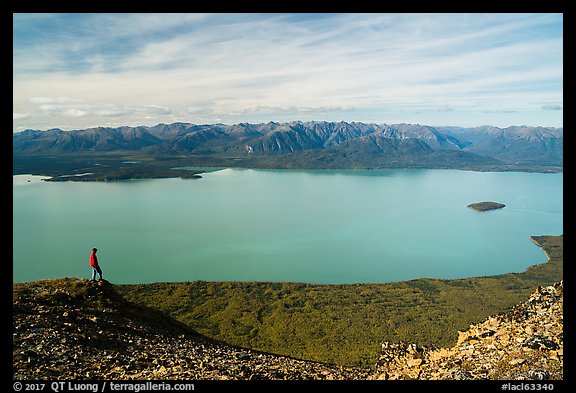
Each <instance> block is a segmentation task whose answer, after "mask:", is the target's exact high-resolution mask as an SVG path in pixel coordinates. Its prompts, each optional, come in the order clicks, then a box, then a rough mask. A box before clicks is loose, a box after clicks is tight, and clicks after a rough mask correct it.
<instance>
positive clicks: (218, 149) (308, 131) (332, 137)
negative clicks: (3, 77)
mask: <svg viewBox="0 0 576 393" xmlns="http://www.w3.org/2000/svg"><path fill="white" fill-rule="evenodd" d="M563 135H564V134H563V128H548V127H528V126H513V127H508V128H498V127H493V126H481V127H474V128H463V127H451V126H446V127H431V126H427V125H419V124H404V123H402V124H373V123H360V122H343V121H342V122H326V121H311V122H301V121H293V122H289V123H276V122H269V123H260V124H250V123H239V124H233V125H226V124H202V125H196V124H190V123H172V124H158V125H155V126H138V127H129V126H122V127H117V128H109V127H96V128H88V129H83V130H74V131H63V130H60V129H51V130H47V131H39V130H25V131H22V132H18V133H14V134H13V153H14V155H15V156H17V155H53V154H67V153H70V154H75V153H90V152H91V153H106V152H125V153H138V154H146V155H151V156H174V155H179V156H182V155H186V156H194V157H203V156H204V157H220V158H234V157H236V158H237V159H250V158H257V157H266V159H268V160H269V159H272V160H278V163H279V165H280V166H282V165H284V164H286V163H287V162H289V161H295V160H299V162H301V163H303V164H302V166H303V167H310V168H331V167H335V168H349V167H402V166H407V167H410V166H423V167H466V166H469V165H528V166H529V165H539V166H557V167H561V166H562V165H563ZM290 166H291V165H288V167H290Z"/></svg>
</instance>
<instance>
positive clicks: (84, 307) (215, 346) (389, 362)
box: [13, 278, 563, 380]
mask: <svg viewBox="0 0 576 393" xmlns="http://www.w3.org/2000/svg"><path fill="white" fill-rule="evenodd" d="M13 378H14V379H17V380H28V379H109V380H138V379H156V380H161V379H164V380H168V379H187V380H225V379H233V380H331V379H333V380H367V379H386V380H392V379H419V380H426V379H445V380H450V379H538V380H540V379H556V380H559V379H562V378H563V283H562V282H560V283H557V284H555V285H553V286H549V287H545V288H539V289H538V290H537V291H536V292H534V293H533V294H532V296H531V297H530V298H529V299H528V300H527V301H526V302H524V303H521V304H519V305H517V306H516V307H515V308H514V309H513V310H511V311H510V312H508V313H505V314H501V315H496V316H493V317H489V318H488V319H486V320H485V321H484V322H482V323H480V324H476V325H471V326H470V329H468V330H467V331H465V332H460V333H459V337H458V342H457V344H456V345H455V346H454V347H452V348H426V347H419V346H417V345H414V344H406V343H388V342H386V343H384V344H382V354H381V357H380V361H379V362H378V364H377V366H376V367H375V369H372V370H367V369H359V368H351V367H342V366H338V365H331V364H325V363H318V362H311V361H305V360H299V359H294V358H290V357H286V356H278V355H273V354H268V353H263V352H258V351H253V350H248V349H244V348H239V347H234V346H230V345H228V344H225V343H222V342H218V341H216V340H212V339H210V338H207V337H204V336H202V335H200V334H199V333H197V332H195V331H193V330H192V329H190V328H188V327H187V326H185V325H183V324H182V323H180V322H177V321H175V320H174V319H172V318H170V317H168V316H166V315H165V314H163V313H161V312H158V311H156V310H152V309H150V308H146V307H143V306H139V305H136V304H134V303H131V302H128V301H126V300H125V299H124V298H123V297H122V296H121V295H120V294H119V293H118V292H116V290H115V289H114V286H113V285H112V284H110V283H108V282H107V281H99V282H91V281H88V280H84V279H76V278H63V279H58V280H43V281H36V282H30V283H18V284H14V285H13Z"/></svg>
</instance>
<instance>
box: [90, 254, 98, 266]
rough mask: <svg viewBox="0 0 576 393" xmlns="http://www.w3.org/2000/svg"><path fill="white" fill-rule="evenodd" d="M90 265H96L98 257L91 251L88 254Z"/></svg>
mask: <svg viewBox="0 0 576 393" xmlns="http://www.w3.org/2000/svg"><path fill="white" fill-rule="evenodd" d="M90 266H92V267H98V258H97V257H96V253H95V252H94V251H92V253H91V254H90Z"/></svg>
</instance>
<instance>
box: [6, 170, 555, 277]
mask: <svg viewBox="0 0 576 393" xmlns="http://www.w3.org/2000/svg"><path fill="white" fill-rule="evenodd" d="M13 180H14V185H13V213H14V214H13V280H14V282H22V281H32V280H39V279H47V278H58V277H85V278H89V277H90V275H91V269H90V267H89V265H88V257H89V254H90V250H91V249H92V247H97V248H98V257H99V259H100V264H101V266H102V269H103V272H104V278H106V279H108V280H110V281H111V282H113V283H147V282H158V281H193V280H208V281H297V282H308V283H356V282H390V281H400V280H409V279H414V278H419V277H433V278H461V277H470V276H480V275H493V274H500V273H506V272H521V271H524V270H525V269H526V268H527V267H528V266H530V265H533V264H537V263H542V262H545V261H546V256H545V254H544V253H543V252H542V251H541V250H540V248H539V247H537V246H536V245H535V244H533V243H532V242H531V241H530V239H529V236H530V235H560V234H562V233H563V174H561V173H560V174H542V173H521V172H503V173H502V172H469V171H458V170H362V171H356V170H349V171H272V170H240V169H238V170H237V169H225V170H221V171H216V172H212V173H207V174H204V175H203V179H199V180H192V179H188V180H182V179H158V180H138V181H121V182H64V183H61V182H55V183H50V182H43V181H38V178H37V177H32V176H27V175H22V176H14V177H13ZM480 201H495V202H501V203H504V204H506V207H505V208H503V209H500V210H494V211H488V212H482V213H480V212H476V211H474V210H472V209H470V208H467V207H466V206H467V205H468V204H470V203H473V202H480Z"/></svg>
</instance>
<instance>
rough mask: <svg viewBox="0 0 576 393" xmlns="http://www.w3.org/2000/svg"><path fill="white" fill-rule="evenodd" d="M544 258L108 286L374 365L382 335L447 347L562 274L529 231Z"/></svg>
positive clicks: (557, 255) (553, 251)
mask: <svg viewBox="0 0 576 393" xmlns="http://www.w3.org/2000/svg"><path fill="white" fill-rule="evenodd" d="M532 240H533V241H534V242H536V243H537V244H538V245H540V246H541V247H542V249H543V250H544V251H545V252H546V253H547V255H548V257H549V260H548V262H546V263H543V264H539V265H534V266H531V267H529V268H528V269H527V270H526V271H525V272H522V273H509V274H502V275H497V276H484V277H471V278H465V279H451V280H442V279H429V278H421V279H416V280H410V281H403V282H393V283H376V284H372V283H370V284H342V285H329V284H321V285H319V284H305V283H294V282H206V281H193V282H178V283H153V284H135V285H117V286H116V287H117V289H118V291H119V292H120V293H122V294H123V295H124V296H125V297H126V298H127V299H128V300H130V301H133V302H136V303H140V304H143V305H147V306H150V307H153V308H156V309H158V310H161V311H163V312H164V313H166V314H169V315H170V316H172V317H174V318H176V319H177V320H179V321H181V322H183V323H185V324H187V325H188V326H190V327H191V328H193V329H195V330H196V331H198V332H199V333H202V334H204V335H206V336H209V337H211V338H214V339H218V340H222V341H224V342H227V343H229V344H232V345H237V346H242V347H247V348H251V349H255V350H260V351H263V352H269V353H276V354H282V355H288V356H292V357H296V358H302V359H307V360H314V361H319V362H325V363H335V364H341V365H350V366H361V367H368V368H369V367H373V366H374V365H375V364H376V362H377V360H378V356H379V351H380V345H381V343H382V342H383V341H394V342H398V341H404V342H411V343H417V344H419V345H426V346H436V347H446V346H452V345H453V344H455V342H456V339H457V337H458V331H460V330H466V329H467V328H468V326H469V325H470V324H472V323H478V322H481V321H483V320H484V319H485V318H486V317H488V316H490V315H494V314H497V313H501V312H505V311H506V310H510V309H511V308H512V307H513V306H514V305H515V304H517V303H519V302H521V301H523V300H525V299H526V298H527V297H528V296H529V295H530V294H531V293H532V292H533V291H534V290H535V289H536V288H537V287H538V286H544V285H550V284H552V283H554V282H556V281H559V280H561V279H562V277H563V236H533V237H532Z"/></svg>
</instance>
